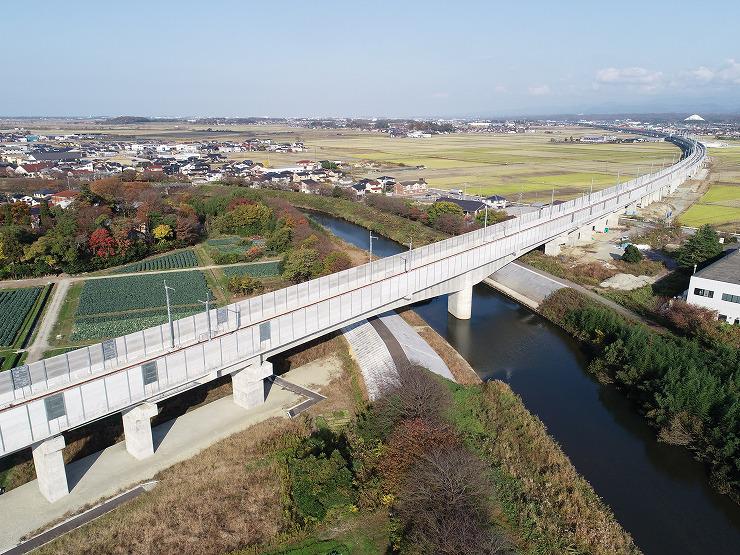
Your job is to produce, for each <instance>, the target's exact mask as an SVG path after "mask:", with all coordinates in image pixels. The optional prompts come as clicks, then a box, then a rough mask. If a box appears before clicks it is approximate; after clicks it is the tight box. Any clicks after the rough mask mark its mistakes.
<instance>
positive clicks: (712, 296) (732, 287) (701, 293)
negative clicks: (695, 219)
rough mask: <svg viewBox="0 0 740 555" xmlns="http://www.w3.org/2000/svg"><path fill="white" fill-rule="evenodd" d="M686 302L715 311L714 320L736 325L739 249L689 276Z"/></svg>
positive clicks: (738, 317)
mask: <svg viewBox="0 0 740 555" xmlns="http://www.w3.org/2000/svg"><path fill="white" fill-rule="evenodd" d="M686 301H687V302H689V303H691V304H695V305H698V306H703V307H705V308H708V309H710V310H716V311H717V318H718V319H719V320H721V321H723V322H728V323H730V324H740V249H735V250H734V251H733V252H731V253H728V254H726V255H725V256H724V257H722V258H720V259H719V260H717V262H715V263H714V264H711V265H709V266H707V267H706V268H703V269H701V270H699V271H698V272H696V273H695V274H694V275H693V276H691V280H690V281H689V291H688V294H687V295H686Z"/></svg>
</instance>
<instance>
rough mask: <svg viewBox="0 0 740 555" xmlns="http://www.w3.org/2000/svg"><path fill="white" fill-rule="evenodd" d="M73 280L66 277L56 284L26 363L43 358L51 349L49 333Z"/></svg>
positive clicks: (30, 347)
mask: <svg viewBox="0 0 740 555" xmlns="http://www.w3.org/2000/svg"><path fill="white" fill-rule="evenodd" d="M71 281H72V278H65V279H61V280H60V281H58V282H57V283H56V284H55V285H54V290H53V291H52V293H51V294H52V297H51V300H50V301H49V305H48V306H47V308H46V311H45V312H44V313H43V314H42V318H41V323H40V324H39V331H38V333H37V334H36V339H35V340H34V341H33V343H31V345H30V346H29V347H28V349H27V352H28V356H27V357H26V363H30V362H36V361H38V360H41V358H42V357H43V356H44V352H46V351H47V350H48V349H49V335H51V330H52V328H53V327H54V324H56V321H57V318H58V317H59V311H60V310H61V309H62V304H63V303H64V299H65V298H66V297H67V291H68V290H69V285H70V283H71Z"/></svg>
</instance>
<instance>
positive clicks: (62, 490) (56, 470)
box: [31, 434, 69, 503]
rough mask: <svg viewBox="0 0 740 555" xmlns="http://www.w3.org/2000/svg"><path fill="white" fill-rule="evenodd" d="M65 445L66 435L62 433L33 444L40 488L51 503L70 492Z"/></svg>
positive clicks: (32, 450)
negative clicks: (64, 451)
mask: <svg viewBox="0 0 740 555" xmlns="http://www.w3.org/2000/svg"><path fill="white" fill-rule="evenodd" d="M64 445H65V442H64V436H62V435H61V434H60V435H58V436H54V437H52V438H49V439H47V440H44V441H40V442H39V443H35V444H33V445H32V446H31V453H33V464H34V466H35V467H36V478H37V480H38V484H39V490H40V491H41V495H43V496H44V497H46V500H47V501H48V502H49V503H54V501H56V500H58V499H61V498H62V497H64V496H65V495H67V494H68V493H69V486H68V485H67V471H66V469H65V468H64V458H63V456H62V449H64Z"/></svg>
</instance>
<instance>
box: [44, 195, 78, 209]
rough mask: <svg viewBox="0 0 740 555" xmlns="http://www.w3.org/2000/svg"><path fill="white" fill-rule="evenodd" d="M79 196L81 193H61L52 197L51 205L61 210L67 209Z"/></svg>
mask: <svg viewBox="0 0 740 555" xmlns="http://www.w3.org/2000/svg"><path fill="white" fill-rule="evenodd" d="M78 196H80V193H79V192H77V191H59V192H58V193H54V194H53V195H51V198H50V199H49V204H51V205H52V206H59V207H60V208H67V207H68V206H69V205H70V204H72V203H73V202H74V201H75V199H76V198H77V197H78Z"/></svg>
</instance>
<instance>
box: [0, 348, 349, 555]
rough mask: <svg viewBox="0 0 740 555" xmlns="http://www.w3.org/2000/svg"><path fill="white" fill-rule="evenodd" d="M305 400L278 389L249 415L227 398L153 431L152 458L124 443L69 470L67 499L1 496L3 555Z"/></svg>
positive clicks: (318, 365) (331, 364)
mask: <svg viewBox="0 0 740 555" xmlns="http://www.w3.org/2000/svg"><path fill="white" fill-rule="evenodd" d="M340 371H341V361H340V360H339V358H338V357H336V356H332V357H327V358H325V359H322V360H318V361H315V362H312V363H309V364H306V365H304V366H301V367H300V368H295V369H294V370H291V371H290V372H287V373H286V374H284V376H285V378H286V379H288V380H289V381H291V382H293V383H296V384H298V385H301V386H303V387H307V388H313V389H318V388H320V387H321V386H323V385H325V384H327V383H329V381H331V379H332V377H333V376H334V375H337V373H338V372H340ZM300 399H302V397H300V396H299V395H296V394H295V393H292V392H290V391H287V390H285V389H283V388H280V387H272V388H271V389H270V391H269V393H268V395H267V399H266V400H265V403H264V404H262V405H259V406H258V407H255V408H253V409H250V410H245V409H243V408H241V407H239V406H238V405H236V404H235V403H234V402H233V400H232V397H231V396H229V397H223V398H221V399H218V400H216V401H214V402H212V403H209V404H207V405H205V406H203V407H200V408H198V409H196V410H193V411H191V412H188V413H186V414H184V415H183V416H181V417H179V418H177V419H175V420H171V421H169V422H165V423H164V424H162V425H160V426H157V427H155V428H152V436H153V439H154V445H155V446H156V447H155V451H154V454H153V455H152V456H151V457H149V458H147V459H145V460H136V459H135V458H133V457H132V456H131V455H130V454H129V453H128V452H127V451H126V445H125V442H121V443H117V444H116V445H113V446H112V447H109V448H107V449H105V450H103V451H100V452H99V453H95V454H93V455H90V456H88V457H85V458H84V459H81V460H79V461H75V462H73V463H71V464H69V465H67V478H68V480H69V485H70V493H69V495H67V496H65V497H63V498H61V499H59V500H58V501H56V502H55V503H49V502H48V501H47V500H46V499H44V497H43V496H42V495H41V492H40V491H39V487H38V484H37V482H36V480H34V481H33V482H29V483H28V484H24V485H23V486H21V487H19V488H16V489H14V490H11V491H9V492H8V493H6V494H4V495H2V496H0V514H2V515H3V525H2V527H0V552H1V551H5V550H7V549H9V548H11V547H14V546H15V545H16V544H17V543H18V541H19V540H20V538H21V537H22V536H24V535H26V534H28V533H30V532H32V531H34V530H36V529H38V528H40V527H42V526H44V525H46V524H49V523H51V522H53V521H56V520H58V519H59V518H61V517H62V516H64V515H65V514H67V513H73V512H77V511H79V510H81V509H82V507H84V506H86V505H90V504H93V503H95V502H96V501H99V500H101V499H105V498H108V497H111V496H113V495H115V494H116V493H118V492H119V491H121V490H123V489H126V488H129V487H131V486H133V485H135V484H138V483H141V482H144V481H147V480H151V479H152V478H153V477H154V475H155V474H156V473H157V472H159V471H160V470H163V469H165V468H167V467H169V466H172V465H173V464H175V463H177V462H179V461H182V460H185V459H188V458H190V457H192V456H194V455H196V454H197V453H198V452H199V451H201V450H203V449H205V448H206V447H208V446H210V445H212V444H214V443H216V442H217V441H220V440H221V439H224V438H226V437H228V436H230V435H232V434H234V433H236V432H240V431H242V430H244V429H246V428H248V427H249V426H252V425H253V424H256V423H258V422H261V421H263V420H266V419H268V418H271V417H274V416H277V417H286V411H287V409H288V408H290V407H292V406H294V405H295V404H296V403H297V402H298V401H299V400H300Z"/></svg>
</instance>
